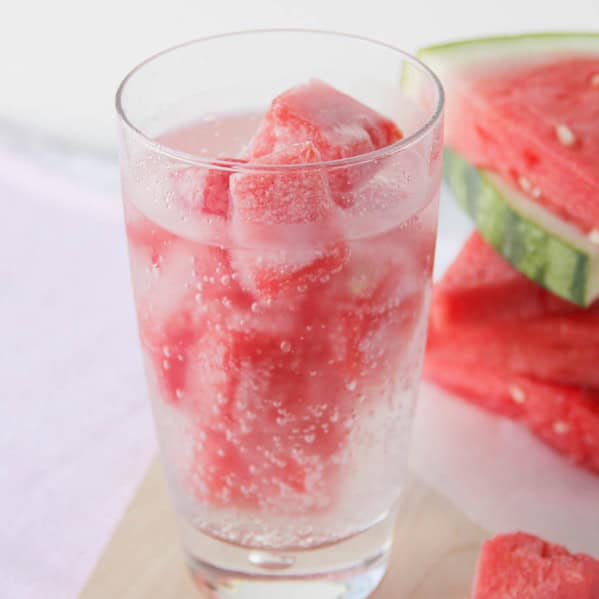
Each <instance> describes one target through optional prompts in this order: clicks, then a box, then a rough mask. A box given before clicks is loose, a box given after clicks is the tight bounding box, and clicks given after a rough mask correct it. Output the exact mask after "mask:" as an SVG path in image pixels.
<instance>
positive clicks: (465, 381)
mask: <svg viewBox="0 0 599 599" xmlns="http://www.w3.org/2000/svg"><path fill="white" fill-rule="evenodd" d="M424 376H425V378H427V379H429V380H430V381H432V382H434V383H436V384H438V385H440V386H442V387H444V388H446V389H448V390H450V391H453V392H455V393H458V394H459V395H460V396H462V397H464V398H465V399H467V400H468V401H471V402H472V403H474V404H476V405H478V406H480V407H481V408H483V409H485V410H489V411H491V412H495V413H496V414H499V415H501V416H505V417H508V418H513V419H515V420H519V421H521V422H522V423H523V424H525V425H526V426H527V427H528V428H529V429H530V430H531V432H532V433H534V434H535V435H536V436H537V437H539V438H540V439H541V440H543V441H544V442H545V443H546V444H547V445H549V446H550V447H552V448H553V449H554V450H556V451H558V452H560V453H561V454H563V455H564V456H566V457H568V458H569V459H571V460H572V461H573V462H575V463H577V464H579V465H581V466H584V467H586V468H588V469H590V470H592V471H594V472H596V473H598V474H599V392H596V391H588V390H584V389H581V388H579V387H573V386H568V385H559V384H554V383H545V382H541V381H539V380H538V379H534V378H531V377H527V376H522V375H517V374H514V373H513V372H511V371H509V370H506V369H502V368H495V369H493V368H488V367H484V366H481V365H480V364H479V363H478V362H476V361H474V362H462V361H457V359H456V358H454V360H453V361H450V360H449V359H447V358H446V357H445V356H442V357H439V356H437V355H436V354H435V351H434V350H430V349H428V350H427V354H426V359H425V362H424Z"/></svg>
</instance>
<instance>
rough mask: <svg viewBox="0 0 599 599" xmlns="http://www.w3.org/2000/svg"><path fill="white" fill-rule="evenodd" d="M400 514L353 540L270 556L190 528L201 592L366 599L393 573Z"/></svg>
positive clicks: (189, 549)
mask: <svg viewBox="0 0 599 599" xmlns="http://www.w3.org/2000/svg"><path fill="white" fill-rule="evenodd" d="M394 524H395V514H389V515H388V516H387V517H386V518H385V519H384V520H382V521H380V522H378V523H377V524H375V525H374V526H372V527H371V528H369V529H368V530H365V531H363V532H361V533H359V534H357V535H355V536H353V537H351V538H348V539H344V540H342V541H339V542H337V543H332V544H330V545H326V546H321V547H316V548H314V549H301V550H289V551H282V550H264V549H251V548H249V547H242V546H238V545H233V544H231V543H227V542H224V541H221V540H218V539H215V538H214V537H211V536H209V535H206V534H204V533H202V532H200V531H198V530H197V529H193V528H189V527H184V530H183V536H184V544H185V547H186V554H187V561H188V564H189V567H190V569H191V572H192V575H193V578H194V580H195V582H196V584H197V586H198V587H199V588H200V589H202V590H203V591H205V592H207V593H208V596H209V597H212V598H214V599H216V598H219V599H221V598H222V599H281V598H284V599H306V598H307V597H309V598H310V599H365V598H366V597H368V596H369V595H370V594H371V593H372V592H373V590H374V589H375V588H376V587H377V586H378V584H379V582H380V581H381V579H382V578H383V575H384V574H385V571H386V569H387V563H388V560H389V550H390V548H391V542H392V538H393V530H394Z"/></svg>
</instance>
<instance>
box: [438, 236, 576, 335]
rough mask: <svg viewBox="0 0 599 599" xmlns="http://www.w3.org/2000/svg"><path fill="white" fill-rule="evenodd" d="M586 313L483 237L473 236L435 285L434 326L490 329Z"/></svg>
mask: <svg viewBox="0 0 599 599" xmlns="http://www.w3.org/2000/svg"><path fill="white" fill-rule="evenodd" d="M576 311H582V310H581V309H579V308H577V307H576V306H575V305H574V304H572V303H570V302H566V301H565V300H562V299H560V298H558V297H557V296H555V295H553V294H552V293H549V292H548V291H546V290H545V289H543V288H542V287H541V286H539V285H537V284H536V283H534V282H533V281H531V280H530V279H528V278H527V277H525V276H524V275H522V274H520V273H519V272H518V271H517V270H516V269H514V268H513V267H512V266H511V265H510V264H509V263H508V262H507V261H506V260H504V259H503V258H502V257H501V256H500V255H499V254H498V253H497V252H496V251H495V250H494V249H493V248H492V247H491V246H490V245H489V244H488V243H486V242H485V241H484V239H483V238H482V237H481V236H480V235H479V234H478V233H472V235H470V237H469V238H468V241H467V242H466V243H465V245H464V247H463V248H462V250H461V251H460V253H459V255H458V256H457V258H456V259H455V260H454V262H453V263H452V264H451V266H450V267H449V268H448V269H447V272H446V273H445V275H444V276H443V279H442V280H441V281H440V282H439V283H438V284H437V285H435V290H434V293H433V304H432V310H431V322H432V324H433V326H434V327H436V328H437V327H439V328H441V327H444V326H450V325H451V326H458V325H473V324H487V323H488V322H490V321H504V320H516V319H527V318H535V317H538V316H546V315H549V314H567V313H570V312H576Z"/></svg>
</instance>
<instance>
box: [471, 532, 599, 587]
mask: <svg viewBox="0 0 599 599" xmlns="http://www.w3.org/2000/svg"><path fill="white" fill-rule="evenodd" d="M597 598H599V561H597V560H595V559H593V558H592V557H590V556H588V555H583V554H579V555H572V554H571V553H569V552H568V550H567V549H566V548H564V547H561V546H560V545H552V544H550V543H547V542H545V541H543V540H542V539H539V538H538V537H535V536H532V535H529V534H525V533H522V532H518V533H514V534H506V535H499V536H496V537H495V538H493V539H490V540H489V541H487V542H486V543H485V544H484V545H483V547H482V550H481V554H480V558H479V562H478V571H477V575H476V580H475V585H474V593H473V595H472V599H597Z"/></svg>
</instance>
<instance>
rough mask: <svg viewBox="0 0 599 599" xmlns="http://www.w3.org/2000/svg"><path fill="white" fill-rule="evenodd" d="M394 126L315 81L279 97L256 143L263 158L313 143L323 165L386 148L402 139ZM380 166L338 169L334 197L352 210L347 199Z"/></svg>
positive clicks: (254, 149)
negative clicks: (324, 162) (298, 145)
mask: <svg viewBox="0 0 599 599" xmlns="http://www.w3.org/2000/svg"><path fill="white" fill-rule="evenodd" d="M402 136H403V134H402V132H401V131H400V130H399V128H398V127H397V126H396V125H395V123H393V121H391V120H389V119H387V118H385V117H383V116H382V115H380V114H378V113H377V112H375V111H374V110H372V109H371V108H369V107H368V106H365V105H364V104H362V103H361V102H358V101H357V100H355V99H354V98H352V97H350V96H348V95H346V94H344V93H342V92H340V91H338V90H336V89H335V88H333V87H331V86H330V85H327V84H326V83H323V82H322V81H318V80H312V81H310V82H309V83H307V84H304V85H299V86H297V87H294V88H292V89H290V90H288V91H286V92H284V93H283V94H281V95H280V96H278V97H277V98H275V99H274V100H273V102H272V104H271V106H270V108H269V110H268V111H267V112H266V114H265V116H264V120H263V122H262V124H261V126H260V128H259V129H258V131H257V133H256V135H255V136H254V139H253V140H252V142H251V143H250V146H249V149H248V155H249V157H250V158H252V159H255V158H260V157H262V156H265V155H268V154H271V153H273V152H276V151H278V150H281V149H284V148H286V147H287V146H289V145H291V144H295V143H302V142H307V141H308V142H311V143H312V144H313V145H314V146H315V148H316V150H317V151H318V153H319V154H320V157H321V159H322V160H327V161H328V160H338V159H341V158H349V157H352V156H357V155H359V154H365V153H367V152H371V151H372V150H376V149H379V148H383V147H385V146H388V145H389V144H392V143H394V142H396V141H398V140H400V139H401V138H402ZM377 168H378V165H377V164H375V163H369V164H364V165H355V166H348V167H336V168H335V169H331V170H329V172H328V173H327V175H328V178H329V181H330V186H331V191H332V194H333V198H334V199H335V201H336V202H337V203H338V204H339V205H341V206H343V207H346V206H347V205H348V202H350V198H348V196H347V195H346V193H347V192H349V191H350V190H351V189H352V188H353V187H354V186H356V185H358V184H360V183H361V182H363V181H364V180H365V179H367V178H369V177H371V176H372V175H373V174H374V172H376V170H377Z"/></svg>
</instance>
